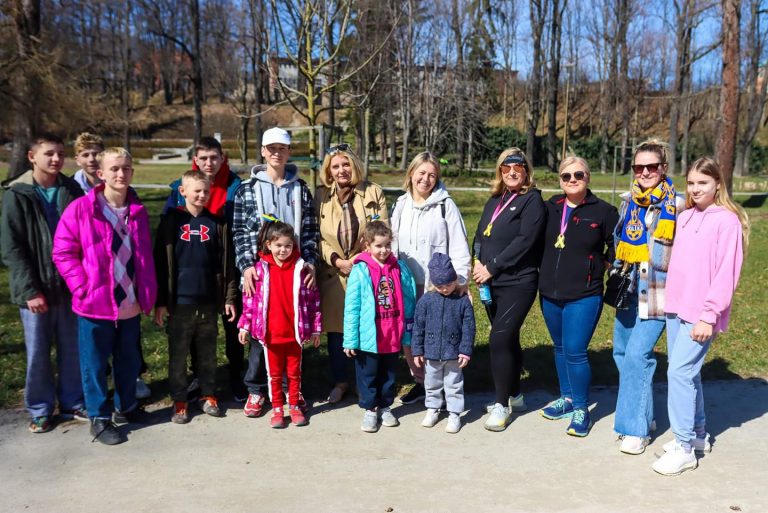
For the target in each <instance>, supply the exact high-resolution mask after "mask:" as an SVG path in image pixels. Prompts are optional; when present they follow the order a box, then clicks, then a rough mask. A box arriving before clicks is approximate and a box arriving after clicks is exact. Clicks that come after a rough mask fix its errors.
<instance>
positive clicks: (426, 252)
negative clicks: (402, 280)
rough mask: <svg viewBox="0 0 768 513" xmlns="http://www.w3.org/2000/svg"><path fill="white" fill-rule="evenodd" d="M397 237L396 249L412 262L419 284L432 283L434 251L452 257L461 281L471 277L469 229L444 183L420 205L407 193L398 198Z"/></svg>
mask: <svg viewBox="0 0 768 513" xmlns="http://www.w3.org/2000/svg"><path fill="white" fill-rule="evenodd" d="M391 224H392V231H393V232H394V234H395V240H394V241H393V243H392V252H393V253H394V254H395V255H397V257H398V258H399V259H400V260H402V261H404V262H405V263H406V264H408V268H409V269H410V270H411V272H412V273H413V279H414V280H415V281H416V283H418V284H419V285H425V286H426V285H428V284H429V271H428V269H427V264H429V259H430V258H432V254H433V253H436V252H438V253H445V254H447V255H448V256H450V257H451V261H452V262H453V266H454V268H455V269H456V274H457V275H458V277H459V282H460V283H464V282H465V281H466V280H467V278H468V276H469V268H470V256H469V245H468V244H467V230H466V228H465V227H464V220H463V219H462V217H461V213H460V212H459V209H458V207H457V206H456V203H455V202H454V201H453V199H451V196H450V194H448V190H447V189H446V188H445V186H444V185H443V183H442V182H438V183H437V185H435V188H434V189H433V190H432V194H430V195H429V197H428V198H427V200H426V201H425V202H424V203H423V204H422V205H416V204H414V202H413V197H412V196H411V194H410V193H408V192H406V193H405V194H403V195H402V196H400V197H399V198H398V199H397V203H395V207H394V209H393V211H392V218H391Z"/></svg>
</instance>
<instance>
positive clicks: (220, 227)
mask: <svg viewBox="0 0 768 513" xmlns="http://www.w3.org/2000/svg"><path fill="white" fill-rule="evenodd" d="M210 189H211V184H210V182H209V181H208V177H207V175H206V174H205V173H204V172H202V171H200V170H194V169H193V170H190V171H187V172H186V173H184V175H183V176H182V177H181V185H179V194H180V195H181V197H183V198H184V200H185V205H184V206H183V207H181V208H174V209H171V210H169V211H168V212H167V213H166V214H165V215H164V216H163V217H162V218H161V220H160V226H159V227H158V229H157V236H156V239H155V269H156V271H157V283H158V294H157V302H156V306H155V323H157V325H158V326H163V324H164V319H165V317H166V316H167V315H168V314H170V317H169V319H168V382H169V386H170V389H171V399H172V400H173V404H174V412H173V416H172V417H171V421H172V422H175V423H177V424H186V423H187V422H189V413H188V410H187V356H189V354H190V347H194V348H195V351H194V352H193V357H194V358H195V360H196V366H195V369H196V374H197V380H198V382H199V384H200V390H201V392H202V397H201V398H200V409H201V410H202V411H203V412H205V413H207V414H208V415H211V416H214V417H220V416H221V410H220V409H219V406H218V402H217V400H216V396H215V391H216V339H217V337H218V324H217V321H216V318H217V315H218V313H219V312H223V313H224V315H225V317H226V319H227V320H228V321H229V322H234V321H235V320H237V319H236V316H235V298H236V296H237V295H238V291H237V278H236V275H237V272H236V271H235V259H234V255H233V250H234V248H233V247H232V239H231V237H230V236H229V233H228V231H229V230H228V226H227V224H226V222H225V220H224V219H223V218H221V217H216V216H214V215H213V214H211V212H209V211H208V209H207V208H206V207H205V206H206V204H207V203H208V198H209V196H210Z"/></svg>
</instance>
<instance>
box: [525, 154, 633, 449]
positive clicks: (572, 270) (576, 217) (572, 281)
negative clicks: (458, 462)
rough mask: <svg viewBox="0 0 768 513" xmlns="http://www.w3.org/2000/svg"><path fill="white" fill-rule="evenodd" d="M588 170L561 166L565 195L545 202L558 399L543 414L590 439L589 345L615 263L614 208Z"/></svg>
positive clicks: (544, 277) (545, 306) (542, 287)
mask: <svg viewBox="0 0 768 513" xmlns="http://www.w3.org/2000/svg"><path fill="white" fill-rule="evenodd" d="M588 185H589V166H588V165H587V162H586V161H585V160H584V159H582V158H579V157H568V158H566V159H565V160H563V162H562V163H561V164H560V187H562V189H563V192H564V193H565V194H558V195H555V196H553V197H552V198H551V199H550V200H549V201H547V202H546V203H545V205H546V209H547V227H546V230H545V232H544V256H543V258H542V261H541V267H540V274H539V298H540V302H541V311H542V313H543V315H544V322H545V323H546V324H547V329H548V330H549V335H550V337H552V341H553V342H554V347H555V367H556V368H557V377H558V381H559V382H560V397H559V398H558V399H557V400H555V401H552V402H551V403H549V404H548V405H547V406H546V407H544V408H543V409H542V410H541V414H542V415H543V416H544V417H545V418H547V419H552V420H554V419H561V418H567V417H570V418H571V423H570V425H569V426H568V429H567V430H566V432H567V433H568V434H569V435H574V436H587V434H588V433H589V429H590V428H591V427H592V422H591V420H590V418H589V410H588V408H587V407H588V405H589V384H590V381H591V379H592V373H591V370H590V367H589V360H588V359H587V345H588V344H589V341H590V339H591V338H592V334H593V333H594V332H595V327H596V326H597V322H598V321H599V320H600V313H601V312H602V307H603V274H604V272H605V269H606V267H607V264H609V263H611V262H613V259H614V248H613V227H614V226H616V222H617V221H618V218H619V214H618V212H617V211H616V208H615V207H613V206H612V205H610V204H608V203H606V202H605V201H603V200H601V199H599V198H598V197H597V196H595V195H594V194H592V192H591V191H590V190H589V189H588V188H587V186H588Z"/></svg>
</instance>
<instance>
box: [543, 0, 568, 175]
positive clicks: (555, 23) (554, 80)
mask: <svg viewBox="0 0 768 513" xmlns="http://www.w3.org/2000/svg"><path fill="white" fill-rule="evenodd" d="M566 4H567V0H563V6H562V8H561V7H560V0H552V22H551V24H550V27H551V28H550V31H549V38H550V39H549V80H548V82H547V166H548V167H549V170H550V171H551V172H553V173H556V172H557V166H558V164H559V160H560V159H559V158H558V149H559V145H558V144H557V93H558V91H559V89H560V51H561V46H562V45H561V35H562V16H563V9H565V6H566Z"/></svg>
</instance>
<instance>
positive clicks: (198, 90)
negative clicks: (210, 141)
mask: <svg viewBox="0 0 768 513" xmlns="http://www.w3.org/2000/svg"><path fill="white" fill-rule="evenodd" d="M190 18H191V19H190V21H191V22H192V55H191V58H192V85H193V86H194V91H193V94H194V96H193V101H194V110H195V136H194V137H195V140H194V144H197V143H199V142H200V139H201V138H202V137H203V64H202V62H201V61H202V56H201V55H200V2H199V0H191V1H190Z"/></svg>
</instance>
